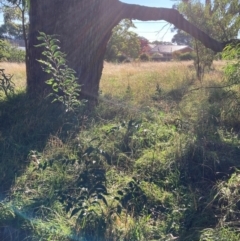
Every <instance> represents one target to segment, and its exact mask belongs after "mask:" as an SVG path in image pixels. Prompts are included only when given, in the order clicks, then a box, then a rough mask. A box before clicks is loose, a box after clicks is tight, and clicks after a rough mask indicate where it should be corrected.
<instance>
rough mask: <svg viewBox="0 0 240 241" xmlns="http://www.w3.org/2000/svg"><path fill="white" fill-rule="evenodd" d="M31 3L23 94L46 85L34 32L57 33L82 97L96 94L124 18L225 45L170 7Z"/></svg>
mask: <svg viewBox="0 0 240 241" xmlns="http://www.w3.org/2000/svg"><path fill="white" fill-rule="evenodd" d="M30 5H31V7H30V29H29V33H30V34H29V56H28V60H27V67H28V70H27V72H28V75H27V76H28V80H27V86H28V93H30V94H34V95H38V94H43V93H44V92H45V90H46V88H47V86H46V85H45V80H46V79H47V76H46V74H45V73H43V71H42V69H41V67H40V65H39V63H38V62H37V59H40V58H42V56H41V51H42V50H41V49H40V48H35V47H34V46H35V45H37V44H39V42H38V41H37V36H38V32H39V31H41V32H44V33H46V34H56V35H58V38H59V39H60V42H61V49H62V51H63V52H65V53H66V54H67V60H68V64H69V67H71V68H73V69H74V70H75V71H76V73H77V77H78V80H79V83H80V84H81V85H82V97H83V98H87V99H96V98H97V96H98V90H99V81H100V78H101V74H102V69H103V61H104V53H105V50H106V46H107V43H108V40H109V39H110V37H111V31H112V28H113V27H114V26H116V25H117V24H118V23H119V21H120V20H122V19H124V18H129V19H139V20H144V21H147V20H166V21H168V22H169V23H172V24H174V25H175V26H176V27H177V28H179V29H182V30H184V31H186V32H187V33H189V34H191V35H192V36H193V37H195V38H196V39H198V40H200V41H201V42H202V43H203V44H204V45H205V46H206V47H208V48H211V49H212V50H214V51H216V52H219V51H222V49H223V47H224V44H222V43H220V42H218V41H216V40H214V39H212V38H211V37H209V36H208V35H207V34H205V33H204V32H202V31H201V30H199V29H197V28H196V27H195V26H193V25H192V24H190V23H189V22H188V21H187V20H185V19H184V18H183V16H182V15H181V14H179V13H178V11H177V10H174V9H166V8H150V7H144V6H139V5H133V4H125V3H121V2H119V1H118V0H31V4H30Z"/></svg>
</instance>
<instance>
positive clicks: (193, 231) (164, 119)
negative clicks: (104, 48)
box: [0, 63, 240, 241]
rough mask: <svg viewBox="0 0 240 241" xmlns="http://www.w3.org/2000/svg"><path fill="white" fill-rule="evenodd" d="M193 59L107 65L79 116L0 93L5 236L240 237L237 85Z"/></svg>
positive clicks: (0, 211)
mask: <svg viewBox="0 0 240 241" xmlns="http://www.w3.org/2000/svg"><path fill="white" fill-rule="evenodd" d="M189 64H191V63H187V64H179V63H163V65H161V63H153V64H149V63H147V64H141V65H140V66H139V65H134V64H123V65H116V66H112V65H110V64H109V65H108V64H106V66H105V72H104V74H103V79H102V83H101V90H102V93H101V94H100V101H99V105H98V106H97V107H96V109H95V110H94V111H92V112H91V113H89V112H87V111H85V112H82V113H81V114H80V115H79V116H71V115H66V114H64V113H63V112H62V111H61V108H60V106H58V105H57V104H51V103H49V102H48V100H41V101H40V100H32V99H29V98H28V97H27V96H26V95H25V94H24V93H21V92H19V93H17V94H16V95H15V96H13V97H12V98H10V99H9V100H2V101H1V102H0V110H1V114H0V123H1V125H0V134H1V135H0V155H1V157H0V161H1V165H0V183H1V185H0V193H1V195H2V199H1V201H0V237H3V238H2V239H3V240H67V241H68V240H91V241H92V240H126V241H127V240H180V241H181V240H182V241H188V240H189V241H190V240H200V241H205V240H233V241H234V240H236V241H237V240H239V231H238V222H239V221H238V220H239V215H240V210H239V209H240V205H239V202H240V201H239V200H240V199H239V195H238V194H239V182H240V174H239V168H240V167H239V165H240V162H239V157H240V148H239V144H240V140H239V125H238V123H239V116H238V114H237V112H236V109H237V108H238V107H237V102H236V101H234V100H236V99H237V98H236V97H237V92H236V90H234V89H232V90H229V89H224V88H212V87H214V86H216V87H219V86H220V85H222V84H223V83H222V82H221V79H220V77H221V75H220V73H221V72H220V71H219V69H218V70H216V71H212V72H210V73H208V74H207V75H206V79H205V82H204V83H203V85H201V83H199V82H197V81H196V80H195V79H194V74H193V73H192V72H191V69H190V68H189V67H188V66H189ZM113 69H114V71H113ZM164 70H165V71H164ZM209 86H211V88H205V87H209ZM233 93H234V94H233ZM229 106H231V108H232V110H234V111H232V112H231V110H229Z"/></svg>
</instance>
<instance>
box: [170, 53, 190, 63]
mask: <svg viewBox="0 0 240 241" xmlns="http://www.w3.org/2000/svg"><path fill="white" fill-rule="evenodd" d="M174 58H175V59H178V60H180V61H185V60H193V59H194V54H193V53H192V52H186V53H174Z"/></svg>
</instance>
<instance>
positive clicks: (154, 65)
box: [0, 61, 225, 103]
mask: <svg viewBox="0 0 240 241" xmlns="http://www.w3.org/2000/svg"><path fill="white" fill-rule="evenodd" d="M224 64H225V62H222V61H218V62H215V63H214V67H215V69H216V71H212V72H211V73H207V74H206V75H205V78H204V84H205V85H207V84H209V83H210V82H211V80H214V81H216V80H221V78H222V73H221V69H222V67H223V66H224ZM0 68H1V69H5V73H7V74H13V81H14V82H15V84H16V88H17V89H24V88H26V70H25V64H24V63H5V62H1V63H0ZM194 79H195V71H194V68H193V62H192V61H185V62H146V63H142V62H133V63H124V64H114V63H107V62H105V64H104V69H103V74H102V79H101V82H100V89H101V91H102V92H103V93H104V94H107V95H112V96H116V97H121V96H124V94H125V93H126V90H127V88H128V86H129V87H130V88H131V91H132V95H133V99H134V102H136V103H142V102H148V101H149V100H150V99H151V97H152V96H153V95H154V93H155V91H156V86H157V84H159V86H160V88H161V89H163V90H165V91H171V90H175V89H178V88H180V87H182V86H184V85H185V84H189V81H191V80H194Z"/></svg>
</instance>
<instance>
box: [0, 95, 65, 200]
mask: <svg viewBox="0 0 240 241" xmlns="http://www.w3.org/2000/svg"><path fill="white" fill-rule="evenodd" d="M63 126H64V119H63V115H62V110H61V108H60V106H59V105H58V104H51V103H50V102H49V100H47V99H43V100H40V99H39V100H38V99H32V98H29V97H28V96H27V95H26V94H25V93H20V94H17V95H14V96H13V97H11V98H10V99H9V100H6V101H2V102H0V183H1V185H0V198H1V199H2V198H3V197H5V194H6V192H7V191H8V190H9V189H10V187H11V185H12V184H13V183H14V180H15V178H16V176H19V175H20V174H21V173H23V172H24V170H25V167H26V165H28V155H29V153H30V151H31V150H37V151H41V150H42V149H43V148H44V146H45V144H46V141H47V140H48V138H49V135H56V133H59V132H61V133H62V128H63Z"/></svg>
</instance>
